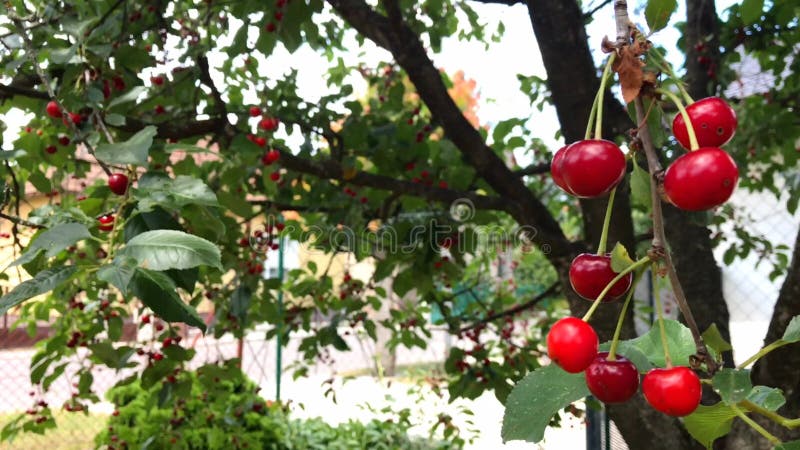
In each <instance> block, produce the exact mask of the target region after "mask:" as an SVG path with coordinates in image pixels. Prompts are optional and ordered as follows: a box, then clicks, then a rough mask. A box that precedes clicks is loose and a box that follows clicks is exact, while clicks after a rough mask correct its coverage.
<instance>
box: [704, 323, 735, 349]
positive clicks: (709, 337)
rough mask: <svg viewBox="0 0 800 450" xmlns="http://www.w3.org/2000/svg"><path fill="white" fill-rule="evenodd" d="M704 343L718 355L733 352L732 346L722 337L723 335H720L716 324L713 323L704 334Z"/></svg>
mask: <svg viewBox="0 0 800 450" xmlns="http://www.w3.org/2000/svg"><path fill="white" fill-rule="evenodd" d="M703 341H704V342H705V343H706V345H708V346H709V347H711V348H712V349H714V350H715V351H716V352H717V353H722V352H729V351H731V350H733V347H731V344H729V343H728V342H727V341H726V340H725V338H723V337H722V334H720V332H719V328H717V324H716V323H712V324H711V326H710V327H708V329H707V330H706V331H704V332H703Z"/></svg>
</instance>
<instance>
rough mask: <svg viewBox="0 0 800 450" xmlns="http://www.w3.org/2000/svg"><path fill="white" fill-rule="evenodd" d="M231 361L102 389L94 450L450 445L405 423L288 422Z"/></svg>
mask: <svg viewBox="0 0 800 450" xmlns="http://www.w3.org/2000/svg"><path fill="white" fill-rule="evenodd" d="M257 392H258V388H257V387H256V385H255V384H254V383H253V382H251V381H250V380H248V379H247V378H246V376H245V375H244V374H243V373H242V372H241V371H240V370H239V369H238V368H236V365H235V362H231V363H228V364H225V365H222V366H219V365H205V366H201V367H199V368H198V369H197V370H196V371H192V372H178V373H177V374H176V375H174V377H173V378H169V379H168V380H166V381H165V382H164V383H157V384H154V385H152V386H150V387H149V388H143V387H142V385H141V383H140V382H139V381H134V382H132V383H130V384H127V385H123V386H118V387H115V388H113V389H112V390H111V391H109V392H108V398H109V400H110V401H112V402H113V403H114V404H115V405H116V408H117V409H116V411H115V412H114V414H112V415H111V416H110V417H109V418H108V422H107V428H106V429H105V430H103V431H102V432H101V433H99V434H98V435H97V436H96V437H95V444H96V445H97V446H104V445H108V446H117V445H123V444H122V443H123V442H125V443H126V444H127V446H128V447H129V448H144V449H148V448H149V449H156V448H176V449H208V450H214V449H228V448H258V449H275V450H289V449H311V448H325V449H336V450H346V449H353V448H365V449H366V448H375V449H387V450H388V449H395V448H403V449H410V450H449V449H456V448H458V447H457V446H455V445H451V444H446V443H443V442H434V441H429V440H425V439H420V438H414V437H411V436H409V435H408V427H409V424H408V423H403V422H399V423H398V422H392V421H379V420H371V421H369V422H366V423H361V422H355V421H349V422H346V423H343V424H341V425H338V426H332V425H328V424H327V423H325V422H323V421H322V420H320V419H304V420H300V419H292V418H291V417H290V414H289V412H288V410H287V409H286V408H285V407H284V406H282V405H280V404H279V403H273V402H270V401H264V399H263V398H261V397H260V396H259V395H258V394H257Z"/></svg>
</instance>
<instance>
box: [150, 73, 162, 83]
mask: <svg viewBox="0 0 800 450" xmlns="http://www.w3.org/2000/svg"><path fill="white" fill-rule="evenodd" d="M150 82H151V83H153V84H154V85H156V86H161V85H162V84H164V77H162V76H160V75H158V76H154V77H150Z"/></svg>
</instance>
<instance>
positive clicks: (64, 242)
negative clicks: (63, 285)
mask: <svg viewBox="0 0 800 450" xmlns="http://www.w3.org/2000/svg"><path fill="white" fill-rule="evenodd" d="M90 237H92V234H91V233H89V229H88V228H86V225H83V224H80V223H62V224H59V225H56V226H54V227H53V228H50V229H48V230H47V231H44V232H43V233H41V234H39V235H38V236H37V237H36V238H35V239H34V241H33V242H32V243H31V244H30V245H28V249H27V250H26V251H25V253H23V254H22V256H20V257H19V258H17V260H16V261H14V262H12V263H11V265H9V266H8V267H14V266H18V265H20V264H25V263H28V262H30V261H32V260H33V259H34V258H35V257H36V255H38V254H39V252H40V251H44V252H45V256H46V257H47V258H52V257H53V256H56V255H57V254H58V252H60V251H62V250H64V249H65V248H67V247H69V246H70V245H73V244H75V243H76V242H78V241H81V240H83V239H88V238H90Z"/></svg>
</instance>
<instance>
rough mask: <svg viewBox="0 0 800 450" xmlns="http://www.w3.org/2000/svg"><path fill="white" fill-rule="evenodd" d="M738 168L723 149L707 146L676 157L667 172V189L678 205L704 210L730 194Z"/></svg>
mask: <svg viewBox="0 0 800 450" xmlns="http://www.w3.org/2000/svg"><path fill="white" fill-rule="evenodd" d="M738 181H739V169H738V168H737V167H736V163H735V162H734V161H733V158H731V156H730V155H729V154H728V153H727V152H726V151H724V150H722V149H720V148H716V147H706V148H701V149H699V150H695V151H692V152H689V153H687V154H685V155H682V156H681V157H680V158H678V159H676V160H675V162H673V163H672V164H671V165H670V166H669V167H668V168H667V171H666V173H665V174H664V192H665V193H666V194H667V197H668V198H669V200H670V201H671V202H672V203H673V204H674V205H675V206H677V207H678V208H680V209H683V210H686V211H704V210H707V209H711V208H714V207H716V206H719V205H721V204H723V203H725V202H726V201H728V199H729V198H730V197H731V194H733V191H734V189H736V183H737V182H738Z"/></svg>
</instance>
